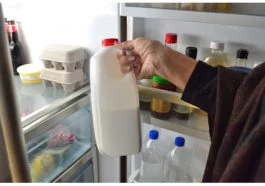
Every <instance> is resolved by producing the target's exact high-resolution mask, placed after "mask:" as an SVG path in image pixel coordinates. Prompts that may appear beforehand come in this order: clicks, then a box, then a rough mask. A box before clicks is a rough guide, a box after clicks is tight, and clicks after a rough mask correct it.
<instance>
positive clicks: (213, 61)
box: [204, 41, 228, 66]
mask: <svg viewBox="0 0 265 186" xmlns="http://www.w3.org/2000/svg"><path fill="white" fill-rule="evenodd" d="M210 49H211V52H210V54H209V56H206V57H205V59H204V62H205V63H207V64H209V65H211V66H218V65H221V66H228V65H227V58H226V55H225V53H224V52H223V51H224V43H223V42H219V41H211V43H210Z"/></svg>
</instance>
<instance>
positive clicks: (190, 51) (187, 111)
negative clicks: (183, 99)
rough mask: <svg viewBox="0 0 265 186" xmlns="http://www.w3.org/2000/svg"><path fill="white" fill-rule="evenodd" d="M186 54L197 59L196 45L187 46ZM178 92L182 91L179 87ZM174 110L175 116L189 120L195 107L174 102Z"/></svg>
mask: <svg viewBox="0 0 265 186" xmlns="http://www.w3.org/2000/svg"><path fill="white" fill-rule="evenodd" d="M185 54H186V55H187V56H189V57H191V58H193V59H195V60H196V57H197V48H196V47H187V48H186V51H185ZM177 92H181V91H180V90H179V89H177ZM173 111H174V113H175V116H176V117H177V118H178V119H181V120H188V119H189V118H190V116H191V113H192V111H193V108H192V107H189V106H185V105H179V104H174V105H173Z"/></svg>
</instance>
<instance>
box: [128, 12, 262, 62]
mask: <svg viewBox="0 0 265 186" xmlns="http://www.w3.org/2000/svg"><path fill="white" fill-rule="evenodd" d="M128 26H129V27H130V28H131V30H129V32H128V38H129V39H131V38H136V37H147V38H150V39H156V40H159V41H160V42H162V43H164V38H165V33H167V32H173V33H174V32H175V33H177V34H178V45H179V46H180V52H182V53H184V51H185V48H186V47H187V46H195V47H197V48H198V56H197V59H198V60H199V59H200V60H203V58H204V56H205V55H207V54H208V53H209V45H210V41H211V40H219V41H223V42H225V53H227V55H228V60H229V64H230V65H234V61H235V58H236V51H237V50H238V49H240V48H244V49H247V50H249V63H248V65H249V66H251V65H252V63H253V62H257V61H264V59H265V43H264V42H263V38H265V29H262V28H250V27H241V26H231V25H217V24H207V23H198V22H196V23H195V22H181V21H176V20H167V19H149V18H132V17H131V18H130V19H129V23H128ZM157 28H159V29H157Z"/></svg>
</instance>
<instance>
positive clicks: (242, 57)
mask: <svg viewBox="0 0 265 186" xmlns="http://www.w3.org/2000/svg"><path fill="white" fill-rule="evenodd" d="M247 59H248V51H247V50H246V49H239V50H237V55H236V62H235V66H237V67H247Z"/></svg>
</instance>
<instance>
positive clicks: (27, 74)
mask: <svg viewBox="0 0 265 186" xmlns="http://www.w3.org/2000/svg"><path fill="white" fill-rule="evenodd" d="M42 69H43V68H42V67H41V66H40V65H36V64H26V65H22V66H20V67H18V68H17V72H18V73H19V76H20V80H21V82H22V83H40V82H41V78H40V73H41V70H42Z"/></svg>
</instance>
